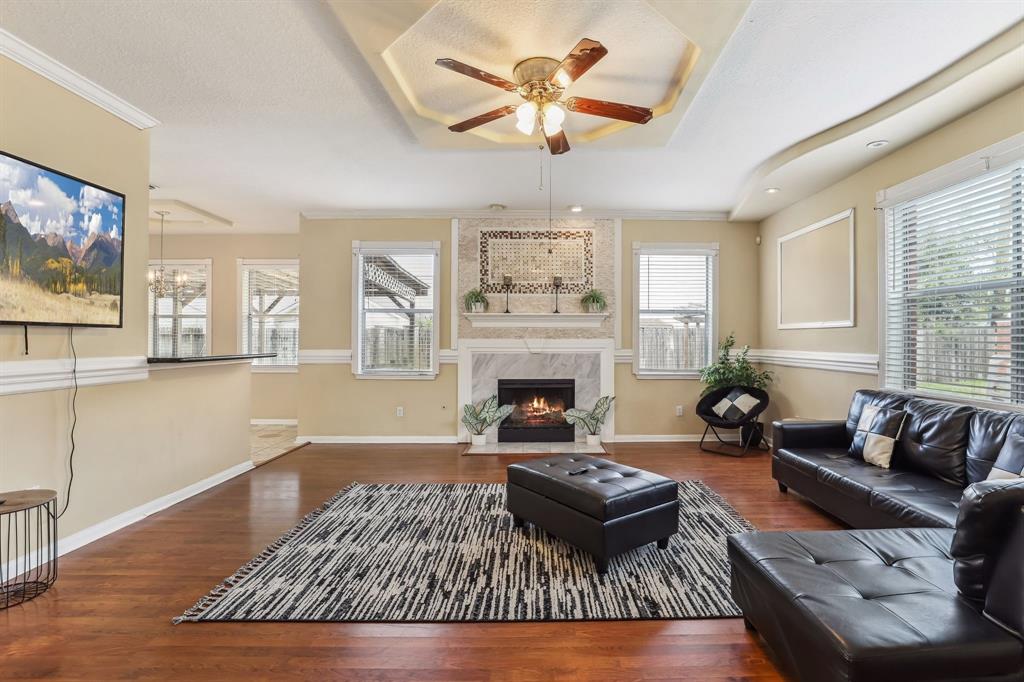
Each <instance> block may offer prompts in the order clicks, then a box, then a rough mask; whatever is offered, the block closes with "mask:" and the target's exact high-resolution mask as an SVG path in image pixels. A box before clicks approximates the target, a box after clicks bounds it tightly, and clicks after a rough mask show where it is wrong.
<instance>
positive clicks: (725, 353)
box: [700, 333, 775, 443]
mask: <svg viewBox="0 0 1024 682" xmlns="http://www.w3.org/2000/svg"><path fill="white" fill-rule="evenodd" d="M735 345H736V335H735V334H732V333H730V334H729V336H727V337H725V340H724V341H722V342H721V343H720V344H719V345H718V360H717V361H715V362H713V363H711V364H710V365H708V366H707V367H705V368H704V369H702V370H701V371H700V380H701V382H703V383H704V384H705V385H706V386H705V388H704V390H703V391H701V396H705V395H707V394H708V393H710V392H711V391H714V390H715V389H718V388H734V387H737V386H738V387H747V386H750V387H752V388H759V389H761V390H765V389H766V388H768V385H769V384H771V383H772V381H774V380H775V375H774V373H773V372H772V371H771V370H767V369H765V370H759V369H757V368H756V367H754V365H752V364H751V363H750V360H749V359H748V358H747V355H748V354H749V353H750V346H743V348H741V349H740V350H739V352H738V353H736V354H735V357H733V355H734V354H733V352H732V349H733V347H734V346H735ZM752 431H753V433H752ZM763 433H764V426H763V425H762V424H761V422H759V421H754V422H750V423H748V424H744V425H743V428H742V429H741V431H740V438H741V439H742V440H741V442H743V443H750V442H760V439H761V437H762V435H763Z"/></svg>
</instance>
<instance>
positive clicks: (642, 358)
mask: <svg viewBox="0 0 1024 682" xmlns="http://www.w3.org/2000/svg"><path fill="white" fill-rule="evenodd" d="M717 254H718V251H717V248H713V247H710V246H708V247H700V248H697V247H695V248H680V247H672V246H656V245H634V267H633V272H634V292H635V293H634V310H635V312H634V315H635V316H636V319H635V325H634V342H633V343H634V346H635V351H634V372H636V374H638V375H643V374H681V375H687V374H690V375H692V374H694V373H695V372H697V371H699V370H700V369H703V368H704V367H706V366H707V364H708V363H709V362H710V358H711V354H712V350H713V344H714V338H715V331H714V330H715V324H714V314H715V310H714V305H715V267H716V262H717V258H718V255H717Z"/></svg>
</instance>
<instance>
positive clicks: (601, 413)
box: [565, 395, 615, 445]
mask: <svg viewBox="0 0 1024 682" xmlns="http://www.w3.org/2000/svg"><path fill="white" fill-rule="evenodd" d="M613 400H615V396H612V395H606V396H601V397H600V398H598V399H597V402H596V403H594V409H592V410H580V409H577V408H575V407H574V408H572V409H569V410H566V411H565V421H567V422H569V423H570V424H572V425H573V426H582V427H583V429H584V430H585V431H586V432H587V445H600V444H601V425H602V424H604V419H605V417H607V416H608V410H610V409H611V407H612V401H613Z"/></svg>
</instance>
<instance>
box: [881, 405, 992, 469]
mask: <svg viewBox="0 0 1024 682" xmlns="http://www.w3.org/2000/svg"><path fill="white" fill-rule="evenodd" d="M905 409H906V411H907V423H906V425H905V426H904V428H903V434H902V436H901V437H900V447H899V449H898V451H897V456H896V458H895V461H894V463H893V465H894V467H897V468H911V469H916V470H918V471H922V472H924V473H927V474H931V475H932V476H936V477H938V478H941V479H943V480H945V481H949V482H950V483H955V484H957V485H959V486H960V487H961V488H963V487H964V486H966V485H967V467H966V460H967V440H968V438H969V436H970V424H971V417H973V416H974V408H973V407H968V406H966V405H954V404H951V403H940V402H936V401H934V400H920V399H916V398H915V399H913V400H908V401H907V404H906V407H905Z"/></svg>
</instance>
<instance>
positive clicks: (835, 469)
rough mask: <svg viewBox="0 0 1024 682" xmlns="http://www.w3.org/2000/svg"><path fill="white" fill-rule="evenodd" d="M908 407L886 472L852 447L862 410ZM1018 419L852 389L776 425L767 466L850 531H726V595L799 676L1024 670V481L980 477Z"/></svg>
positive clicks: (1008, 675)
mask: <svg viewBox="0 0 1024 682" xmlns="http://www.w3.org/2000/svg"><path fill="white" fill-rule="evenodd" d="M871 404H873V405H879V406H884V407H891V408H895V409H902V410H906V412H907V418H906V422H905V424H904V427H903V431H902V433H901V436H900V439H899V441H898V442H897V445H896V449H895V452H894V455H893V462H892V466H891V468H890V469H888V470H886V469H882V468H879V467H876V466H872V465H870V464H867V463H865V462H863V461H861V460H859V459H855V458H853V457H850V456H849V455H848V454H847V448H848V447H849V445H850V442H851V440H852V436H853V432H854V431H855V430H856V426H857V423H858V421H859V419H860V413H861V411H862V410H863V409H864V407H865V406H866V405H871ZM1010 433H1024V415H1020V414H1017V413H1012V412H999V411H992V410H981V409H975V408H972V407H967V406H963V405H954V404H950V403H943V402H938V401H933V400H923V399H919V398H914V397H910V396H906V395H901V394H897V393H890V392H885V391H868V390H864V391H858V392H857V394H856V395H855V396H854V398H853V402H852V404H851V407H850V412H849V416H848V419H847V420H845V421H835V422H776V423H775V424H774V442H773V454H772V475H773V477H774V478H775V479H776V480H777V481H778V483H779V486H780V489H782V490H783V491H785V490H787V489H792V490H793V491H795V492H797V493H800V494H801V495H804V496H805V497H807V498H808V499H809V500H811V501H812V502H814V503H815V504H816V505H818V506H819V507H821V508H822V509H824V510H825V511H827V512H829V513H830V514H832V515H834V516H836V517H838V518H839V519H841V520H843V521H845V522H846V523H847V524H849V525H851V526H853V527H855V528H857V530H845V531H819V532H766V533H744V534H740V535H735V536H732V537H730V538H729V557H730V562H731V564H732V593H733V598H734V599H735V600H736V602H737V603H738V604H739V605H740V607H741V608H742V609H743V613H744V616H745V618H746V620H747V623H748V625H750V626H751V627H753V628H754V629H756V630H757V631H758V632H759V633H760V634H761V635H762V636H763V637H764V639H765V641H766V642H767V643H768V644H769V646H770V647H771V648H772V650H773V652H774V653H775V655H776V657H777V659H778V660H779V662H780V663H781V665H782V666H783V667H784V668H785V669H786V670H787V671H788V672H790V673H791V674H793V675H794V676H796V677H797V678H798V679H800V680H815V681H818V680H822V681H824V680H871V681H872V682H876V681H877V682H882V681H884V680H922V681H923V680H947V681H949V680H957V681H960V680H994V681H1004V680H1007V681H1008V680H1013V681H1015V682H1022V681H1024V643H1022V633H1024V479H1016V480H992V481H986V480H985V479H986V477H987V476H988V473H989V471H990V470H991V468H992V464H993V462H994V461H995V459H996V456H997V455H998V453H999V451H1000V449H1001V448H1002V446H1003V443H1004V442H1005V440H1006V437H1007V435H1008V434H1010Z"/></svg>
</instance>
